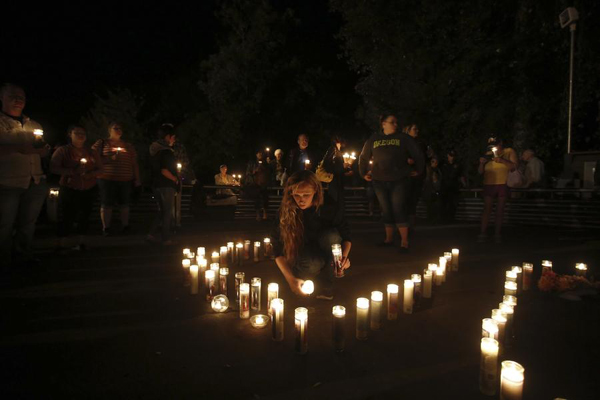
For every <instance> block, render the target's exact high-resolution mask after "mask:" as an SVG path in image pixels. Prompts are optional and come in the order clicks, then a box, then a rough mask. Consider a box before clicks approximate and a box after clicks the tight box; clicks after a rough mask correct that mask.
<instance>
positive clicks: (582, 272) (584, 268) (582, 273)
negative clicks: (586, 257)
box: [575, 263, 587, 276]
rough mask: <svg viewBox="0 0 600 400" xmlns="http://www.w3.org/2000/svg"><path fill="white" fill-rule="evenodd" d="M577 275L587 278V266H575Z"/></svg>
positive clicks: (578, 264)
mask: <svg viewBox="0 0 600 400" xmlns="http://www.w3.org/2000/svg"><path fill="white" fill-rule="evenodd" d="M575 274H576V275H578V276H585V275H586V274H587V264H584V263H577V264H575Z"/></svg>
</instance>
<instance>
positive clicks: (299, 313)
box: [294, 307, 308, 354]
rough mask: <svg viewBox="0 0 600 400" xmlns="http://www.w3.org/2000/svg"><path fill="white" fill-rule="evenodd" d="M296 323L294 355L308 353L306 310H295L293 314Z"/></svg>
mask: <svg viewBox="0 0 600 400" xmlns="http://www.w3.org/2000/svg"><path fill="white" fill-rule="evenodd" d="M294 320H295V321H296V353H298V354H306V353H307V352H308V310H307V309H306V308H304V307H298V308H296V310H295V312H294Z"/></svg>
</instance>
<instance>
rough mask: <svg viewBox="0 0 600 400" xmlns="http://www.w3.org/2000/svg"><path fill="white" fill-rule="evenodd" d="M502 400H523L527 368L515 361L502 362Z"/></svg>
mask: <svg viewBox="0 0 600 400" xmlns="http://www.w3.org/2000/svg"><path fill="white" fill-rule="evenodd" d="M500 379H501V380H500V400H521V399H522V398H523V384H524V383H525V368H523V366H522V365H521V364H519V363H516V362H514V361H502V370H501V372H500Z"/></svg>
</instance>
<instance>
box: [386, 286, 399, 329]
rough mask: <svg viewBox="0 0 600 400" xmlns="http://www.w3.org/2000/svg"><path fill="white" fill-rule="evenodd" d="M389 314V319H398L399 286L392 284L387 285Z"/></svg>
mask: <svg viewBox="0 0 600 400" xmlns="http://www.w3.org/2000/svg"><path fill="white" fill-rule="evenodd" d="M387 295H388V296H387V298H388V312H387V319H388V320H389V321H394V320H396V319H398V285H395V284H393V283H390V284H389V285H387Z"/></svg>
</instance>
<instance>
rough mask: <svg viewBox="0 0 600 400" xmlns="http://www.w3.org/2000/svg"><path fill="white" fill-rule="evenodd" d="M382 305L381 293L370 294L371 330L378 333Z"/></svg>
mask: <svg viewBox="0 0 600 400" xmlns="http://www.w3.org/2000/svg"><path fill="white" fill-rule="evenodd" d="M382 304H383V293H382V292H379V291H374V292H371V330H373V331H378V330H379V329H380V328H381V305H382Z"/></svg>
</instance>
